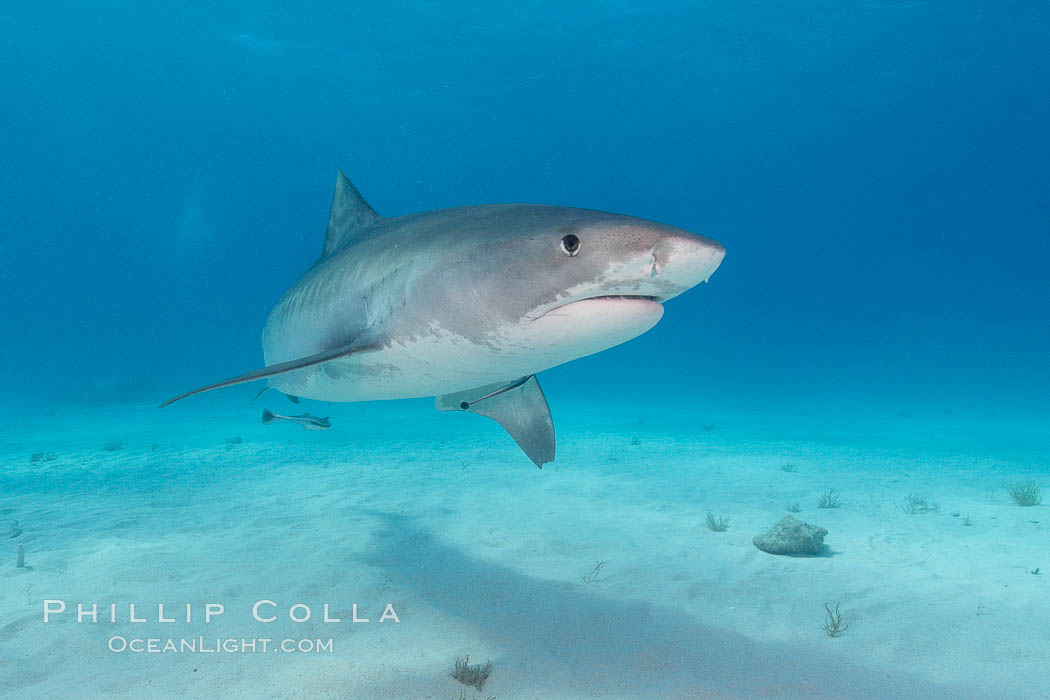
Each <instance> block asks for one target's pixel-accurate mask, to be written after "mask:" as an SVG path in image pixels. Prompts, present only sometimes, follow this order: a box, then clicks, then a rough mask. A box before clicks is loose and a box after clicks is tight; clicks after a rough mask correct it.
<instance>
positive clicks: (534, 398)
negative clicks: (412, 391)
mask: <svg viewBox="0 0 1050 700" xmlns="http://www.w3.org/2000/svg"><path fill="white" fill-rule="evenodd" d="M435 403H436V406H437V409H438V410H439V411H467V412H469V413H477V414H479V415H482V416H488V417H489V418H491V419H493V420H494V421H496V422H497V423H499V424H500V425H502V426H503V429H504V430H506V431H507V432H508V433H510V436H511V437H512V438H514V442H516V443H518V447H520V448H521V449H522V450H524V451H525V454H526V455H528V457H529V459H531V460H532V461H533V462H534V463H535V464H536V466H537V467H540V468H543V465H544V464H546V463H547V462H553V461H554V421H553V420H552V419H551V410H550V407H549V406H547V397H545V396H544V395H543V389H541V388H540V383H539V381H537V379H536V375H534V374H532V375H529V376H528V377H522V378H521V379H518V380H516V381H513V382H505V383H501V384H489V385H487V386H480V387H478V388H476V389H468V390H467V391H458V392H456V393H455V394H445V395H444V396H439V397H437V400H436V402H435Z"/></svg>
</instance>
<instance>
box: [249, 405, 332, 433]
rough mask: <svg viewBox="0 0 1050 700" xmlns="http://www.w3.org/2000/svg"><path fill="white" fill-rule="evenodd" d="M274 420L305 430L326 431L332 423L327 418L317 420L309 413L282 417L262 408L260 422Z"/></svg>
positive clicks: (271, 421)
mask: <svg viewBox="0 0 1050 700" xmlns="http://www.w3.org/2000/svg"><path fill="white" fill-rule="evenodd" d="M275 420H286V421H288V422H289V423H295V424H296V425H301V426H303V427H304V428H306V429H307V430H328V429H329V428H331V427H332V421H330V420H328V416H325V417H324V418H318V417H317V416H311V415H310V414H309V413H302V414H300V415H298V416H282V415H281V414H280V413H274V412H273V411H270V410H268V409H265V408H264V409H263V414H262V422H263V423H273V422H274V421H275Z"/></svg>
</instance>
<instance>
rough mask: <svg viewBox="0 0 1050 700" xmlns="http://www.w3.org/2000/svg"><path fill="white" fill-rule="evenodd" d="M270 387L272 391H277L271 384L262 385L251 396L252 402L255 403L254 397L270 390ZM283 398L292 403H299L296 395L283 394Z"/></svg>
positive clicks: (256, 397)
mask: <svg viewBox="0 0 1050 700" xmlns="http://www.w3.org/2000/svg"><path fill="white" fill-rule="evenodd" d="M271 389H273V390H274V391H277V390H276V389H274V388H273V387H272V386H264V387H263V388H262V389H259V393H258V394H256V395H255V396H253V397H252V403H255V400H256V399H258V398H259V397H260V396H262V395H263V394H265V393H266V392H267V391H270V390H271ZM284 398H286V399H288V400H289V401H291V402H292V403H299V397H298V396H294V395H292V394H285V395H284Z"/></svg>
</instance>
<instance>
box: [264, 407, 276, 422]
mask: <svg viewBox="0 0 1050 700" xmlns="http://www.w3.org/2000/svg"><path fill="white" fill-rule="evenodd" d="M275 420H276V418H274V417H273V411H271V410H269V409H268V408H264V409H263V419H262V422H263V423H273V422H274V421H275Z"/></svg>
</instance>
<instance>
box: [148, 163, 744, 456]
mask: <svg viewBox="0 0 1050 700" xmlns="http://www.w3.org/2000/svg"><path fill="white" fill-rule="evenodd" d="M724 256H725V248H723V247H722V245H721V244H720V243H718V242H717V241H714V240H711V239H709V238H704V237H702V236H698V235H696V234H693V233H690V232H688V231H685V230H683V229H679V228H674V227H672V226H666V225H664V224H658V223H655V222H652V221H647V220H644V219H637V218H634V217H630V216H623V215H619V214H608V213H604V212H599V211H591V210H587V209H573V208H569V207H557V206H543V205H535V204H494V205H485V206H471V207H459V208H455V209H443V210H439V211H432V212H426V213H422V214H411V215H408V216H400V217H396V218H384V217H381V216H379V215H378V214H376V212H375V211H374V210H373V209H372V207H370V206H369V205H368V203H367V202H365V200H364V199H363V198H362V197H361V195H360V193H359V192H358V191H357V189H356V188H355V187H354V186H353V184H351V182H350V180H349V179H347V177H346V176H345V175H344V174H343V173H342V172H340V173H339V175H338V177H337V178H336V187H335V197H334V199H333V201H332V210H331V214H330V216H329V221H328V232H327V235H326V237H325V242H324V250H323V251H322V254H321V257H320V259H318V261H317V262H316V263H315V264H314V266H313V267H311V268H310V270H308V271H307V273H306V274H305V275H304V276H303V277H302V278H301V279H300V280H299V281H298V282H296V283H295V284H294V285H293V286H292V287H291V288H290V289H289V290H288V291H287V292H285V294H284V296H283V297H281V299H280V301H278V302H277V305H276V306H275V307H274V308H273V311H271V312H270V316H269V318H268V319H267V321H266V326H265V327H264V329H263V334H262V347H263V357H264V360H265V364H266V366H265V367H263V368H262V369H258V370H255V371H253V372H248V373H246V374H242V375H239V376H236V377H232V378H230V379H226V380H224V381H220V382H216V383H215V384H210V385H208V386H205V387H201V388H200V389H195V390H193V391H190V392H186V393H185V394H180V395H179V396H176V397H174V398H172V399H170V400H168V401H166V402H165V403H164V404H162V406H166V405H167V404H170V403H172V402H173V401H177V400H179V399H182V398H185V397H187V396H191V395H193V394H197V393H200V392H202V391H210V390H212V389H218V388H220V387H225V386H231V385H234V384H240V383H242V382H250V381H254V380H257V379H266V380H267V381H268V382H269V386H271V387H273V388H275V389H277V390H279V391H281V392H284V393H285V394H290V395H292V396H301V397H304V398H309V399H317V400H321V401H371V400H375V399H401V398H413V397H421V396H437V402H436V403H437V408H438V410H442V411H469V412H472V413H478V414H480V415H484V416H488V417H489V418H492V419H494V420H496V421H497V422H499V423H500V425H502V426H503V427H504V429H506V430H507V432H508V433H510V435H511V437H512V438H514V440H515V441H516V442H517V443H518V445H519V446H520V447H521V448H522V450H524V452H525V454H527V455H528V456H529V458H530V459H531V460H532V461H533V462H534V463H535V464H536V465H537V466H542V465H543V464H545V463H547V462H550V461H552V460H553V459H554V452H555V439H554V423H553V421H552V419H551V415H550V409H549V408H548V406H547V399H546V397H544V395H543V391H542V389H540V385H539V381H538V380H537V379H536V373H538V372H541V371H543V370H545V369H548V368H550V367H554V366H556V365H560V364H562V363H565V362H569V361H570V360H574V359H576V358H578V357H584V356H585V355H590V354H592V353H596V352H599V351H601V350H605V349H607V348H611V347H613V346H615V345H619V344H620V343H623V342H626V341H628V340H630V339H631V338H634V337H636V336H638V335H641V334H642V333H644V332H645V331H647V330H649V329H650V328H652V327H653V326H654V325H656V323H657V321H659V320H660V317H661V316H662V315H663V302H665V301H667V300H669V299H671V298H673V297H676V296H678V295H679V294H681V293H682V292H684V291H686V290H687V289H690V288H691V287H693V286H695V285H697V284H699V283H700V282H706V281H707V279H708V278H709V277H710V276H711V274H712V273H713V272H714V271H715V270H716V269H717V268H718V266H719V264H720V263H721V262H722V258H723V257H724Z"/></svg>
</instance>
